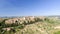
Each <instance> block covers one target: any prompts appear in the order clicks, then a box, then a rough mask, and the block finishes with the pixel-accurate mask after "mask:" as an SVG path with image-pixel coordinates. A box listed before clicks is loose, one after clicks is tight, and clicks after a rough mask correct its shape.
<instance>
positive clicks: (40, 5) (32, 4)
mask: <svg viewBox="0 0 60 34" xmlns="http://www.w3.org/2000/svg"><path fill="white" fill-rule="evenodd" d="M45 15H60V0H0V16H45Z"/></svg>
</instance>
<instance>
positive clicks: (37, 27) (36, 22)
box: [0, 16, 60, 34]
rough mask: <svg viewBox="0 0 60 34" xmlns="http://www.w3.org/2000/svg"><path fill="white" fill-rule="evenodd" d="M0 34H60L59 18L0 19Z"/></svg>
mask: <svg viewBox="0 0 60 34" xmlns="http://www.w3.org/2000/svg"><path fill="white" fill-rule="evenodd" d="M0 34H60V19H59V17H45V16H26V17H15V18H8V17H7V18H0Z"/></svg>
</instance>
